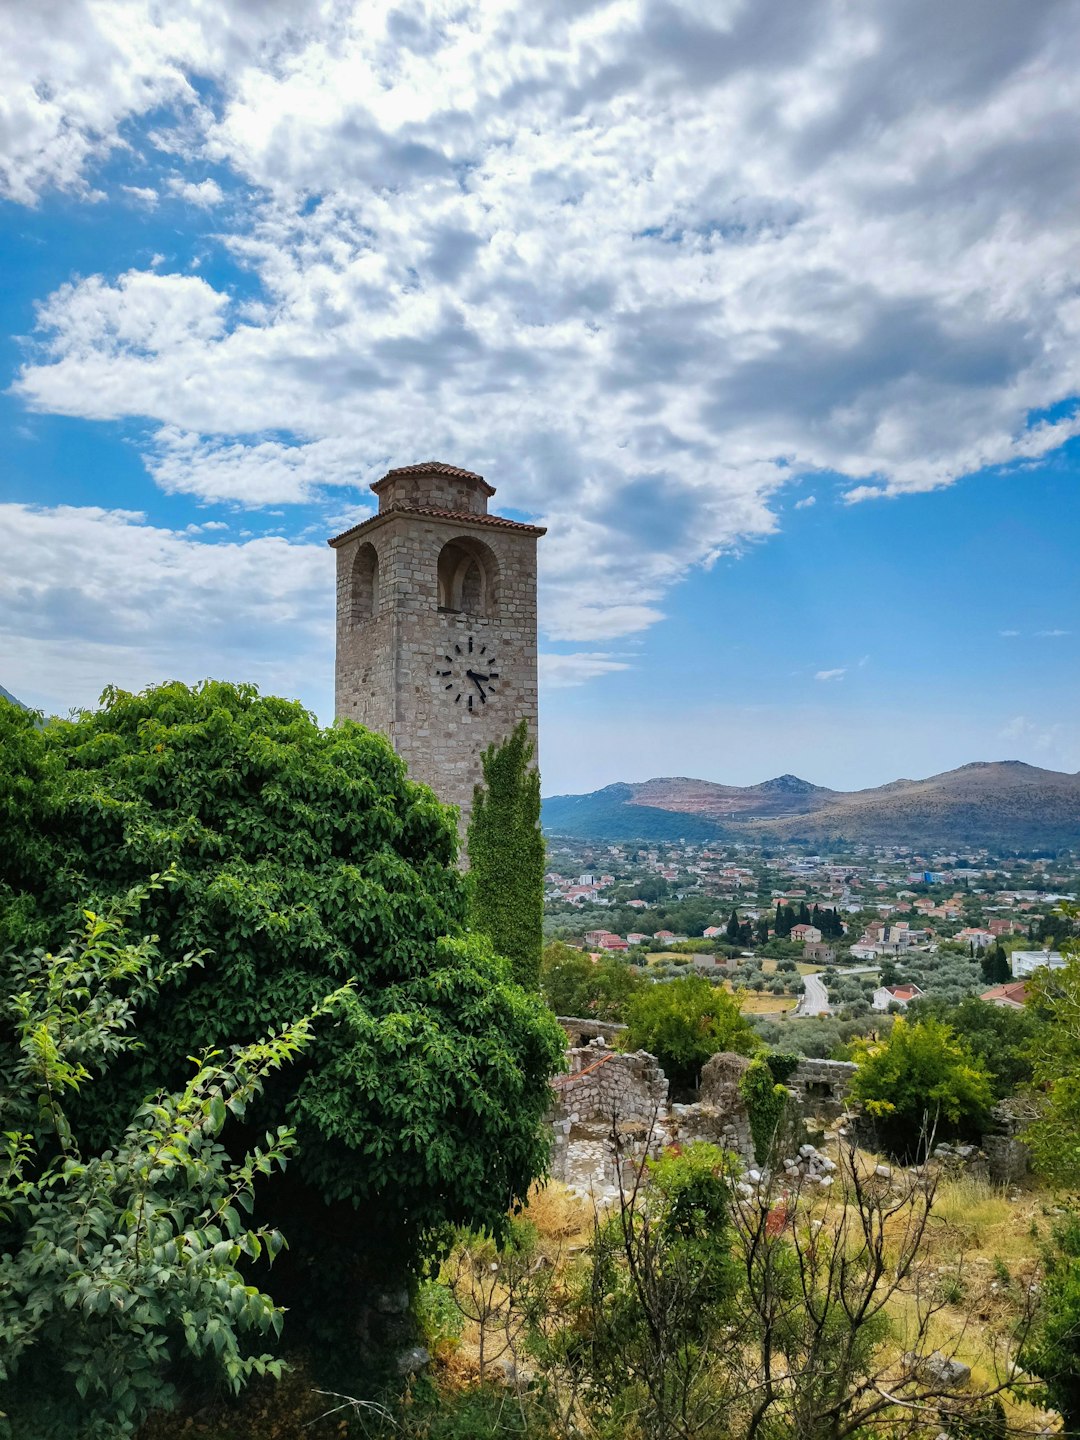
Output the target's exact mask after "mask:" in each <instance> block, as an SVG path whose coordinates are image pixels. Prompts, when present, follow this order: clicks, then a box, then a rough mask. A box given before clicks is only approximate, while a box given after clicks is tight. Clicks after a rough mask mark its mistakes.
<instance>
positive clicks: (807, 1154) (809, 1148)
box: [799, 1145, 817, 1160]
mask: <svg viewBox="0 0 1080 1440" xmlns="http://www.w3.org/2000/svg"><path fill="white" fill-rule="evenodd" d="M799 1154H800V1155H801V1156H802V1158H803V1159H804V1160H809V1159H810V1158H811V1156H813V1155H816V1154H817V1147H816V1146H814V1145H800V1146H799Z"/></svg>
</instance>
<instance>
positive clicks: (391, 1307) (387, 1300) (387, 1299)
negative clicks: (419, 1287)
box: [375, 1290, 409, 1315]
mask: <svg viewBox="0 0 1080 1440" xmlns="http://www.w3.org/2000/svg"><path fill="white" fill-rule="evenodd" d="M408 1308H409V1292H408V1290H387V1291H384V1293H383V1294H382V1295H380V1296H379V1297H378V1299H377V1300H376V1301H375V1309H376V1310H378V1311H379V1313H380V1314H381V1315H404V1314H405V1311H406V1310H408Z"/></svg>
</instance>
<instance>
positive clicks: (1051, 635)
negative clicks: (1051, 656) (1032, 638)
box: [1035, 630, 1071, 640]
mask: <svg viewBox="0 0 1080 1440" xmlns="http://www.w3.org/2000/svg"><path fill="white" fill-rule="evenodd" d="M1035 634H1036V636H1037V637H1038V638H1039V639H1050V640H1055V639H1057V638H1058V637H1059V636H1061V635H1069V634H1071V631H1069V630H1036V631H1035Z"/></svg>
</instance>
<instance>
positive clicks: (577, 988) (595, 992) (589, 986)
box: [540, 940, 644, 1021]
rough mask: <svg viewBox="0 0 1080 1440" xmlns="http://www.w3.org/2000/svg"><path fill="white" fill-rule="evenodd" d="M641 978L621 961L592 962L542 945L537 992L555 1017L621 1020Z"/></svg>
mask: <svg viewBox="0 0 1080 1440" xmlns="http://www.w3.org/2000/svg"><path fill="white" fill-rule="evenodd" d="M643 983H644V982H643V981H642V979H641V977H640V976H639V975H637V974H635V973H634V971H633V970H631V969H630V967H629V966H628V965H627V964H626V963H625V962H624V961H622V960H617V959H615V958H614V957H611V956H604V957H602V958H601V959H600V960H593V959H592V958H591V957H590V956H588V955H583V954H582V952H581V951H580V950H574V949H573V948H572V947H571V946H569V945H563V944H561V943H560V942H559V941H557V940H556V941H554V942H553V943H552V944H551V945H545V947H544V953H543V957H542V959H541V962H540V989H541V993H542V994H543V996H544V999H545V1000H546V1001H547V1003H548V1004H549V1005H550V1006H551V1008H552V1010H554V1012H555V1014H556V1015H579V1016H592V1017H595V1018H596V1019H597V1020H615V1021H621V1020H622V1019H623V1018H624V1015H625V1011H626V1005H627V1002H628V1001H629V999H630V997H631V996H632V995H635V994H636V993H637V992H638V991H639V990H640V989H641V987H642V985H643Z"/></svg>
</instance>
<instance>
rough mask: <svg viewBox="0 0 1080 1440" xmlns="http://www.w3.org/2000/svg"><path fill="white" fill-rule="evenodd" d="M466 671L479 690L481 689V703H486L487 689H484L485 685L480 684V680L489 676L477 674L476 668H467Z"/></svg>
mask: <svg viewBox="0 0 1080 1440" xmlns="http://www.w3.org/2000/svg"><path fill="white" fill-rule="evenodd" d="M465 673H466V675H468V677H469V679H470V680H471V681H472V683H473V684H474V685H475V686H476V688H477V690H479V691H480V703H481V705H486V704H487V691H486V690H485V689H484V687H483V685H481V684H480V681H481V680H486V679H487V676H486V675H477V673H476V672H475V670H466V672H465Z"/></svg>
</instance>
